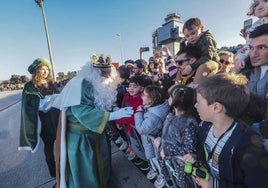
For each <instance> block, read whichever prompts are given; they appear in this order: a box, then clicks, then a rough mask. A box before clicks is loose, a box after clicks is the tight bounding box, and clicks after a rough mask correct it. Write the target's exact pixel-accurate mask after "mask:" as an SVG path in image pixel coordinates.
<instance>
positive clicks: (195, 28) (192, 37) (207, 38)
mask: <svg viewBox="0 0 268 188" xmlns="http://www.w3.org/2000/svg"><path fill="white" fill-rule="evenodd" d="M182 32H183V34H184V36H185V38H184V40H185V42H187V45H190V46H196V47H197V49H198V50H199V51H200V53H201V57H200V58H199V59H198V60H197V61H196V62H195V63H194V64H191V65H187V67H186V68H185V69H184V70H183V72H182V74H183V75H187V74H190V73H191V72H192V71H193V70H196V74H195V78H194V80H193V84H192V85H191V87H194V88H195V87H196V86H197V85H198V84H199V83H200V82H201V81H202V80H203V79H204V78H206V77H207V76H208V75H209V74H210V72H215V73H216V72H217V70H218V63H217V62H219V56H218V52H217V43H216V41H215V39H214V37H213V35H212V34H211V33H210V32H209V31H203V25H202V23H201V20H200V19H199V18H190V19H189V20H187V21H186V22H185V23H184V25H183V28H182ZM209 62H210V64H211V62H212V63H214V66H213V69H212V68H211V65H210V66H208V68H207V69H208V70H207V71H206V72H203V70H204V68H201V69H198V67H199V66H201V65H202V67H206V66H207V65H206V64H207V63H209ZM201 70H202V71H201Z"/></svg>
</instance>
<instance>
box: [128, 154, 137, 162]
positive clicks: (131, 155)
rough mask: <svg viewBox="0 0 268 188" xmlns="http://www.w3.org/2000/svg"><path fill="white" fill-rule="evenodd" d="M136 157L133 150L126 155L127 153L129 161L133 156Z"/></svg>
mask: <svg viewBox="0 0 268 188" xmlns="http://www.w3.org/2000/svg"><path fill="white" fill-rule="evenodd" d="M135 157H136V154H135V153H134V152H130V153H129V154H128V155H127V159H128V160H129V161H132V160H133V159H134V158H135Z"/></svg>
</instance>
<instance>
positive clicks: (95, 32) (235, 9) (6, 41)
mask: <svg viewBox="0 0 268 188" xmlns="http://www.w3.org/2000/svg"><path fill="white" fill-rule="evenodd" d="M251 1H252V0H224V1H223V0H113V1H112V0H44V1H43V2H44V9H45V16H46V21H47V26H48V27H47V28H48V33H49V38H50V44H51V51H52V58H53V64H54V70H55V74H57V73H58V72H64V73H65V74H67V72H69V71H77V70H80V68H81V67H82V66H83V65H84V64H85V63H86V62H88V61H89V59H90V56H91V55H92V54H93V53H97V54H100V53H104V54H107V55H110V56H111V57H112V60H113V61H114V62H121V60H122V59H123V61H125V60H127V59H133V60H136V59H139V48H140V47H150V51H149V52H145V53H144V54H143V58H144V59H145V60H146V61H148V59H149V57H150V56H151V55H152V31H153V30H155V29H157V28H159V27H161V26H162V24H164V23H165V20H164V19H165V17H166V16H167V14H170V13H177V14H179V15H180V17H181V19H182V21H183V22H185V21H187V20H188V19H189V18H192V17H199V18H200V19H201V21H202V23H203V25H204V29H205V30H207V29H209V30H210V31H211V32H212V34H213V35H214V37H215V39H216V41H217V44H218V48H220V47H222V46H236V45H237V44H244V43H245V41H244V40H243V38H242V37H241V36H239V32H240V29H241V28H243V22H244V20H247V19H249V18H250V17H248V16H247V15H246V13H247V11H248V8H249V6H250V3H251ZM0 24H1V29H0V50H1V52H0V81H2V80H9V79H10V78H11V75H26V76H28V77H30V74H29V73H28V71H27V68H28V66H29V65H30V64H31V63H32V62H33V61H34V60H35V59H36V58H39V57H45V58H47V59H49V52H48V46H47V40H46V34H45V28H44V22H43V16H42V11H41V8H40V7H39V6H38V5H37V4H36V2H35V1H34V0H1V1H0ZM118 34H120V36H118ZM121 52H122V55H121Z"/></svg>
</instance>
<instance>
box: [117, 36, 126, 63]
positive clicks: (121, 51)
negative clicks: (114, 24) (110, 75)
mask: <svg viewBox="0 0 268 188" xmlns="http://www.w3.org/2000/svg"><path fill="white" fill-rule="evenodd" d="M116 36H118V37H119V40H120V54H121V65H122V64H123V63H124V61H123V50H122V37H121V34H120V33H117V34H116Z"/></svg>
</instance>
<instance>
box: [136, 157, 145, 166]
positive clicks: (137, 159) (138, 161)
mask: <svg viewBox="0 0 268 188" xmlns="http://www.w3.org/2000/svg"><path fill="white" fill-rule="evenodd" d="M133 162H134V164H135V165H137V166H139V165H141V164H142V163H143V162H144V160H142V159H141V158H139V157H136V158H135V159H134V160H133Z"/></svg>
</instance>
